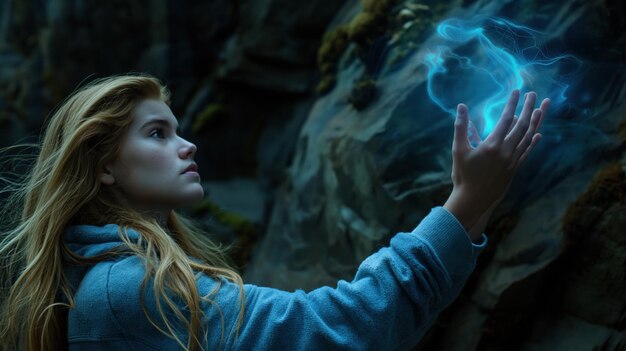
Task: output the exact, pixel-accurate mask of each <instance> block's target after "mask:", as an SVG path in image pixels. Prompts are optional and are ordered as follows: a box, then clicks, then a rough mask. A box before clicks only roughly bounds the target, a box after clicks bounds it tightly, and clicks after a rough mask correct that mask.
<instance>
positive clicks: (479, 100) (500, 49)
mask: <svg viewBox="0 0 626 351" xmlns="http://www.w3.org/2000/svg"><path fill="white" fill-rule="evenodd" d="M540 34H541V33H540V32H538V31H536V30H533V29H530V28H528V27H524V26H520V25H516V24H513V23H511V22H509V21H507V20H504V19H501V18H494V17H489V18H485V17H483V18H476V19H473V20H461V19H455V18H452V19H448V20H445V21H443V22H442V23H440V24H439V25H438V26H437V35H438V37H439V39H440V40H441V44H440V45H438V46H436V47H435V48H434V50H431V51H430V52H429V53H427V54H426V55H425V56H424V63H425V64H426V67H427V68H428V94H429V96H430V98H431V99H432V101H433V102H434V103H435V104H437V105H438V106H439V107H440V108H441V109H443V110H444V111H445V112H448V113H450V114H451V115H452V117H453V118H455V116H456V106H457V104H458V103H459V102H463V103H465V104H466V105H467V106H468V107H469V109H470V118H471V120H472V121H473V123H474V124H475V125H476V127H477V129H478V131H479V133H480V134H481V136H482V137H483V138H485V137H486V136H487V135H489V133H490V132H491V131H492V130H493V128H494V127H495V125H496V123H497V121H498V119H499V118H500V114H501V112H502V109H503V108H504V105H505V103H506V101H507V99H508V96H509V94H510V93H511V91H512V90H514V89H520V91H521V96H522V97H523V94H524V92H526V91H530V90H533V91H536V92H537V94H538V97H539V99H543V98H546V97H549V98H550V99H551V100H552V108H554V107H555V105H559V104H562V103H563V102H564V101H565V100H566V96H565V93H566V90H567V88H568V86H569V85H568V83H566V82H565V81H564V79H565V77H566V76H567V74H568V73H567V72H564V71H567V70H568V67H567V66H568V64H571V63H575V64H577V63H579V61H578V60H577V59H576V58H575V57H573V56H571V55H560V56H556V57H548V56H547V55H546V53H545V52H544V51H545V50H544V49H543V48H542V47H541V45H540ZM521 106H522V104H521V103H520V104H518V114H519V112H520V110H521Z"/></svg>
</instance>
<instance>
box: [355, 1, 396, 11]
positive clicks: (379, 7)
mask: <svg viewBox="0 0 626 351" xmlns="http://www.w3.org/2000/svg"><path fill="white" fill-rule="evenodd" d="M396 2H398V0H361V7H363V12H369V13H373V14H386V13H387V12H388V11H389V9H390V8H391V6H393V5H394V4H395V3H396Z"/></svg>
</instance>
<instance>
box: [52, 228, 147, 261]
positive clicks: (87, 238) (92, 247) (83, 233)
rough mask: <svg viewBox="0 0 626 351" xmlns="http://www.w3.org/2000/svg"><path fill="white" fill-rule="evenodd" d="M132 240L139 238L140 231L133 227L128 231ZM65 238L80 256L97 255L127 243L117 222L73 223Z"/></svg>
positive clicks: (66, 243) (66, 231) (135, 240)
mask: <svg viewBox="0 0 626 351" xmlns="http://www.w3.org/2000/svg"><path fill="white" fill-rule="evenodd" d="M125 232H126V234H127V235H128V238H129V239H130V241H131V242H137V241H138V240H139V233H138V232H137V231H135V230H134V229H132V228H128V229H127V230H126V231H125ZM63 240H64V242H65V245H66V246H67V248H68V249H70V250H72V252H74V253H75V254H77V255H80V256H87V257H88V256H96V255H98V254H101V253H103V252H106V251H108V250H111V249H112V248H114V247H116V246H120V245H125V243H124V241H122V239H121V238H120V226H119V225H117V224H106V225H103V226H95V225H84V224H81V225H72V226H69V227H67V229H66V230H65V234H64V236H63Z"/></svg>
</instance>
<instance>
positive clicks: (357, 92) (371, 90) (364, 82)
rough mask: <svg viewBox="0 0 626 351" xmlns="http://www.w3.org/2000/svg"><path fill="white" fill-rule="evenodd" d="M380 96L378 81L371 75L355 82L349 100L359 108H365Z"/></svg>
mask: <svg viewBox="0 0 626 351" xmlns="http://www.w3.org/2000/svg"><path fill="white" fill-rule="evenodd" d="M377 97H378V88H377V87H376V81H374V80H373V79H371V78H369V77H364V78H362V79H361V80H359V81H357V82H355V83H354V87H353V88H352V93H351V94H350V96H349V97H348V102H350V103H351V104H352V106H354V108H355V109H357V110H359V111H360V110H363V109H365V108H366V107H367V106H369V105H370V104H371V103H372V102H373V101H374V100H376V98H377Z"/></svg>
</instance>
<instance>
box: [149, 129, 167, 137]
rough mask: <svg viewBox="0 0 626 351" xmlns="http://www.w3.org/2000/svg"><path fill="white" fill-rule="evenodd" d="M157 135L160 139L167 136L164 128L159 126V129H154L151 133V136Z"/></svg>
mask: <svg viewBox="0 0 626 351" xmlns="http://www.w3.org/2000/svg"><path fill="white" fill-rule="evenodd" d="M155 135H156V136H157V138H159V139H163V138H164V137H165V136H164V134H163V129H162V128H157V129H155V130H153V131H152V132H151V133H150V136H151V137H152V136H155Z"/></svg>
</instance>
